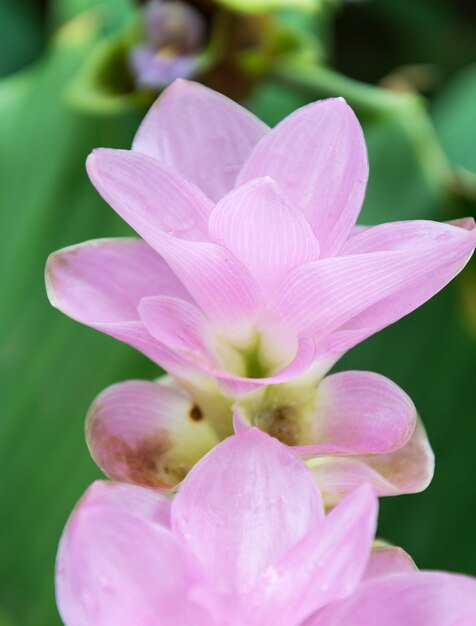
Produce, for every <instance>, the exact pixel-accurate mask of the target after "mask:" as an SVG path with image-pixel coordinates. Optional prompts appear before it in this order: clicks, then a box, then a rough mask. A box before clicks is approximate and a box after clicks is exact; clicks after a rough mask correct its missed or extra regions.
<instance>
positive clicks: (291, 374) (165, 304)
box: [139, 296, 315, 394]
mask: <svg viewBox="0 0 476 626" xmlns="http://www.w3.org/2000/svg"><path fill="white" fill-rule="evenodd" d="M139 312H140V315H141V318H142V321H143V323H144V325H145V326H146V328H147V330H148V331H149V332H150V333H151V335H152V336H153V337H154V338H155V339H157V341H158V342H160V343H161V344H163V345H165V346H167V347H168V348H169V349H170V350H171V351H173V352H176V353H177V354H179V356H180V358H183V359H184V360H186V361H187V362H188V363H189V364H190V366H191V367H193V368H196V369H200V370H201V371H203V372H204V373H206V374H210V375H211V376H213V377H215V378H217V379H218V380H219V381H220V383H221V384H222V385H223V386H224V387H225V388H226V389H227V390H228V391H230V392H232V393H236V394H241V393H247V392H248V391H252V390H254V389H258V388H259V387H262V386H264V385H267V384H278V383H281V382H285V381H287V380H290V379H293V378H296V377H297V376H299V375H301V374H302V373H304V372H305V371H306V370H307V369H308V368H309V367H310V365H311V364H312V362H313V360H314V354H315V346H314V342H313V340H312V339H310V338H309V337H301V338H299V339H298V341H297V346H296V349H295V350H296V351H295V354H294V355H292V357H291V360H290V362H289V363H288V364H286V365H284V366H283V367H281V368H280V369H279V370H278V371H277V372H276V373H275V374H272V375H270V376H265V377H261V378H253V377H249V376H247V375H246V374H247V372H246V371H245V370H246V364H245V360H244V359H243V358H242V357H241V355H240V353H239V351H238V350H235V349H234V348H233V347H232V346H231V344H229V343H228V342H227V341H226V339H223V338H220V337H219V336H218V335H217V333H216V332H215V330H214V329H213V327H212V326H211V324H210V323H209V321H208V320H207V319H206V317H205V316H204V315H203V314H202V313H201V311H200V310H199V309H197V307H195V306H194V305H193V304H191V303H189V302H185V301H184V300H179V299H178V298H169V297H161V296H158V297H151V298H144V299H143V300H142V302H141V304H140V306H139Z"/></svg>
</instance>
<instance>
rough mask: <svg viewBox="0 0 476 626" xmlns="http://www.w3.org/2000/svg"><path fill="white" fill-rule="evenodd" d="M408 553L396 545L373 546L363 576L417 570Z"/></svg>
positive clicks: (375, 576)
mask: <svg viewBox="0 0 476 626" xmlns="http://www.w3.org/2000/svg"><path fill="white" fill-rule="evenodd" d="M417 571H418V568H417V566H416V565H415V563H414V561H413V559H412V558H411V556H410V555H409V554H407V553H406V552H405V550H402V548H398V547H396V546H374V547H373V548H372V554H371V555H370V560H369V562H368V564H367V569H366V570H365V574H364V578H381V577H382V576H388V575H390V574H402V573H410V572H417Z"/></svg>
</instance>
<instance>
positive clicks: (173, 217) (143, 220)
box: [86, 148, 213, 249]
mask: <svg viewBox="0 0 476 626" xmlns="http://www.w3.org/2000/svg"><path fill="white" fill-rule="evenodd" d="M86 169H87V172H88V174H89V178H90V179H91V182H92V183H93V185H94V186H95V187H96V189H97V190H98V192H99V193H100V194H101V196H102V197H103V198H104V200H106V202H107V203H108V204H110V205H111V206H112V208H113V209H114V210H115V211H116V212H117V213H118V214H119V215H120V216H121V217H122V219H124V220H125V221H126V222H127V223H128V224H129V225H130V226H132V228H133V229H134V230H135V231H137V232H138V233H139V235H141V237H143V238H144V239H145V240H146V241H148V242H149V243H150V245H151V246H152V247H153V248H155V249H157V245H156V244H157V241H156V240H157V238H159V243H160V233H168V234H170V235H175V236H176V237H180V238H181V239H186V240H190V241H206V240H207V221H208V216H209V214H210V211H211V210H212V208H213V203H212V202H211V201H210V200H209V199H208V198H207V197H206V196H205V195H204V194H203V192H202V191H200V189H198V187H196V186H195V185H193V183H191V182H189V181H187V180H186V179H185V178H184V177H183V176H181V175H180V174H179V173H178V172H176V171H174V170H173V169H171V168H168V167H166V166H164V165H162V164H161V163H159V162H158V161H156V160H155V159H153V158H151V157H149V156H146V155H143V154H139V153H137V152H132V151H131V150H113V149H111V148H98V149H96V150H94V151H93V152H92V153H91V154H90V155H89V156H88V158H87V161H86Z"/></svg>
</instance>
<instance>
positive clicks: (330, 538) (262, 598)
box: [256, 486, 378, 626]
mask: <svg viewBox="0 0 476 626" xmlns="http://www.w3.org/2000/svg"><path fill="white" fill-rule="evenodd" d="M377 508H378V507H377V499H376V497H375V495H374V494H373V491H372V489H371V488H370V487H368V486H365V487H362V488H360V489H359V490H357V491H356V492H355V493H353V494H352V495H351V496H348V497H347V498H346V500H344V502H342V503H341V504H340V505H339V506H338V507H337V508H335V509H334V510H333V511H331V513H329V515H328V516H327V517H326V518H325V519H324V520H322V521H320V522H318V524H317V525H316V526H315V527H314V528H313V529H312V530H310V532H309V533H308V534H307V535H306V536H305V537H304V538H303V539H302V540H301V541H300V542H299V543H298V544H297V545H296V546H294V547H292V548H291V549H290V550H289V552H288V554H286V555H285V556H284V558H283V559H282V560H281V561H280V562H278V563H275V564H274V565H272V566H271V567H270V568H269V569H268V570H267V572H266V573H265V574H264V576H263V578H262V579H261V580H260V582H259V588H258V589H259V590H258V591H257V592H256V596H257V599H258V601H259V603H260V605H261V606H263V607H264V611H263V612H264V615H263V616H262V621H261V623H263V624H271V623H272V624H273V625H275V626H286V625H287V624H301V621H302V620H304V619H305V618H306V617H308V616H309V615H311V614H312V613H313V612H314V611H316V610H317V609H319V608H320V607H322V606H325V605H326V604H328V603H329V602H333V601H335V600H339V599H341V598H346V597H347V596H349V595H351V594H352V593H353V592H354V590H355V588H356V587H357V585H358V583H359V582H360V579H361V577H362V574H363V572H364V570H365V567H366V565H367V562H368V559H369V556H370V550H371V546H372V541H373V537H374V533H375V528H376V525H377ZM258 611H259V608H258Z"/></svg>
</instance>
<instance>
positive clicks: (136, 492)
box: [81, 480, 172, 528]
mask: <svg viewBox="0 0 476 626" xmlns="http://www.w3.org/2000/svg"><path fill="white" fill-rule="evenodd" d="M86 501H87V505H88V507H93V506H94V507H110V508H112V509H114V510H116V511H121V512H122V511H123V512H125V513H130V514H133V515H135V516H137V517H140V518H142V519H147V520H149V521H151V522H154V523H155V524H158V525H159V526H164V527H165V528H170V507H171V504H172V500H171V499H170V498H169V497H167V496H165V495H163V494H162V493H158V492H157V490H155V489H148V488H147V487H141V486H138V485H128V484H127V483H118V482H112V481H110V480H97V481H96V482H94V483H93V484H92V485H91V486H90V487H89V488H88V490H87V491H86V493H85V494H84V496H83V497H82V499H81V505H84V504H85V503H86Z"/></svg>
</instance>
